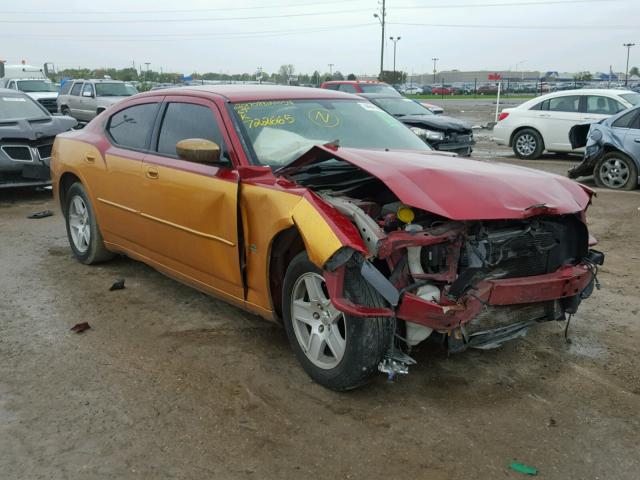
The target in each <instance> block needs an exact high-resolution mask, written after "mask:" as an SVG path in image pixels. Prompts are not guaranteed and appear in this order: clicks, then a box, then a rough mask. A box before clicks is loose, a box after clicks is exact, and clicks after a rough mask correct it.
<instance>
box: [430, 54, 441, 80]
mask: <svg viewBox="0 0 640 480" xmlns="http://www.w3.org/2000/svg"><path fill="white" fill-rule="evenodd" d="M431 60H433V83H434V84H435V83H436V64H437V63H438V60H440V59H439V58H436V57H433V58H432V59H431Z"/></svg>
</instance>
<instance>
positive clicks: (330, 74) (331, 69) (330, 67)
mask: <svg viewBox="0 0 640 480" xmlns="http://www.w3.org/2000/svg"><path fill="white" fill-rule="evenodd" d="M334 65H335V63H330V64H329V76H330V77H331V80H333V66H334Z"/></svg>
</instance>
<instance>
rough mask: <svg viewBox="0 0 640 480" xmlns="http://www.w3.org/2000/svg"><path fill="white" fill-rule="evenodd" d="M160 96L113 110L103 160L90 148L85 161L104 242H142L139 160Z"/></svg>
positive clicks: (129, 245)
mask: <svg viewBox="0 0 640 480" xmlns="http://www.w3.org/2000/svg"><path fill="white" fill-rule="evenodd" d="M161 101H162V97H146V98H141V99H139V100H138V101H137V102H136V103H135V104H133V105H129V106H127V107H125V108H122V109H120V110H117V111H115V113H113V114H112V115H111V116H110V117H109V119H108V120H107V123H106V126H105V130H106V132H105V134H106V136H107V138H108V140H109V145H108V146H107V147H106V150H105V151H104V154H103V155H104V163H103V162H102V161H101V159H100V158H98V156H97V154H96V153H95V152H93V151H87V153H86V155H85V158H84V161H85V162H86V163H87V164H88V165H87V167H86V168H85V171H86V172H92V173H91V175H93V176H94V178H91V179H89V180H90V181H89V184H90V185H92V189H93V193H94V196H95V197H96V198H97V202H96V208H97V209H98V216H99V220H100V228H101V230H102V233H103V235H104V238H105V240H106V241H107V242H112V243H116V244H118V245H122V246H124V247H126V248H129V249H131V250H134V251H138V250H139V246H140V245H141V244H142V243H143V240H144V232H143V225H142V224H143V221H142V217H141V216H140V209H141V199H142V196H143V191H142V189H143V187H144V185H143V180H142V178H143V176H142V161H143V158H144V155H145V153H146V152H147V151H148V149H149V145H150V144H151V136H152V133H153V127H154V125H155V123H156V117H157V114H158V111H159V109H160V102H161Z"/></svg>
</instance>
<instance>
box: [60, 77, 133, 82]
mask: <svg viewBox="0 0 640 480" xmlns="http://www.w3.org/2000/svg"><path fill="white" fill-rule="evenodd" d="M67 81H71V80H67ZM73 81H74V82H90V83H126V82H123V81H122V80H111V79H108V78H89V79H84V78H74V79H73Z"/></svg>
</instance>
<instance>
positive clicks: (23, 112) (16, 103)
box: [0, 95, 49, 120]
mask: <svg viewBox="0 0 640 480" xmlns="http://www.w3.org/2000/svg"><path fill="white" fill-rule="evenodd" d="M48 116H49V113H47V112H46V111H45V110H43V109H42V108H40V106H39V105H38V104H37V103H36V102H35V101H33V100H31V99H30V98H28V97H26V96H18V95H3V96H0V120H17V119H22V118H25V119H34V118H42V117H48Z"/></svg>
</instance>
